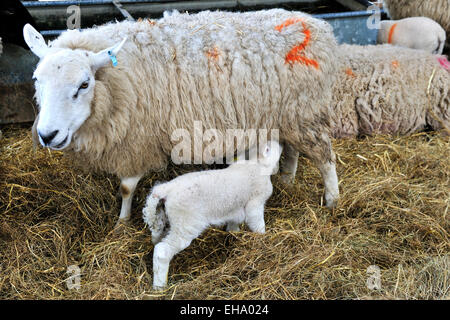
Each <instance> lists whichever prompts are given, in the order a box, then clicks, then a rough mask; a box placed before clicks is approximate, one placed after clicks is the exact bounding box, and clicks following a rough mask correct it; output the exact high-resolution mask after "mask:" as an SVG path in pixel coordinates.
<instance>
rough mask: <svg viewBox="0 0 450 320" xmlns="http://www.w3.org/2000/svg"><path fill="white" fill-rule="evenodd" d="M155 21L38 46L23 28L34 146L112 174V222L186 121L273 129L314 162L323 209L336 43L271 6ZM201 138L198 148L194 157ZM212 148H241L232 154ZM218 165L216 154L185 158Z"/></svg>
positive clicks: (164, 158)
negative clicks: (115, 192)
mask: <svg viewBox="0 0 450 320" xmlns="http://www.w3.org/2000/svg"><path fill="white" fill-rule="evenodd" d="M166 19H167V21H166V20H164V19H162V20H160V21H151V20H142V21H140V22H129V21H123V22H119V23H110V24H107V25H104V26H100V27H96V28H93V29H88V30H84V31H82V32H80V31H78V30H69V31H66V32H64V33H63V34H62V35H61V36H60V37H59V38H57V39H56V40H54V41H53V42H51V44H50V45H49V46H47V44H46V43H45V41H44V39H43V37H42V35H40V34H39V33H38V32H37V31H36V30H35V29H34V28H32V27H31V26H29V25H27V26H25V27H24V38H25V40H26V42H27V44H28V45H29V47H30V48H31V50H32V51H33V52H34V53H35V54H36V55H37V56H38V57H40V58H41V59H40V62H39V64H38V66H37V68H36V70H35V72H34V78H35V79H36V82H35V84H36V100H37V103H38V105H39V109H40V111H39V117H38V119H37V124H36V126H35V129H36V133H35V136H36V137H37V138H38V139H39V142H40V143H41V144H42V145H43V146H46V147H49V148H52V149H54V150H64V151H65V152H66V154H68V155H69V156H71V157H72V158H73V159H74V160H75V161H76V162H77V163H78V164H80V165H83V166H85V167H86V168H87V169H95V170H101V171H105V172H108V173H111V174H115V175H117V176H118V177H119V178H120V180H121V187H120V188H121V193H122V198H123V201H122V208H121V212H120V217H119V221H126V220H128V218H129V215H130V208H131V200H132V196H133V193H134V190H135V188H136V185H137V183H138V182H139V180H140V179H141V177H142V176H143V175H144V174H145V173H147V172H148V171H158V170H164V169H165V168H166V166H167V164H168V161H169V159H170V158H171V154H172V151H173V149H174V148H175V147H176V146H177V145H178V140H174V139H173V134H174V132H178V131H179V130H183V131H186V132H188V133H189V134H190V137H195V130H194V129H195V126H194V124H195V122H199V123H201V130H205V129H208V128H214V129H216V131H217V132H219V133H221V134H223V135H225V133H226V131H227V130H228V129H240V130H244V131H245V132H247V130H249V129H255V130H256V131H258V132H261V130H266V131H269V132H272V130H279V139H280V141H281V143H283V144H290V145H291V146H293V148H294V149H295V150H296V151H301V152H302V153H303V154H305V155H306V156H307V157H309V158H310V159H311V160H312V162H313V163H314V164H315V165H316V166H318V168H319V169H320V171H321V173H322V177H323V179H324V185H325V200H326V205H327V206H328V207H333V206H335V205H336V203H337V199H338V196H339V189H338V179H337V175H336V167H335V155H334V153H333V150H332V147H331V142H330V138H329V132H330V121H331V120H330V114H331V107H330V102H331V89H332V84H333V82H334V77H335V74H336V68H337V63H336V60H335V58H334V52H335V49H336V46H337V45H336V40H335V38H334V35H333V31H332V28H331V26H330V25H329V24H328V23H327V22H325V21H321V20H317V19H314V18H312V17H310V16H309V15H306V14H303V13H301V12H288V11H285V10H281V9H273V10H263V11H257V12H246V13H232V12H209V11H205V12H200V13H198V14H193V15H187V14H176V15H173V16H171V17H167V18H166ZM185 20H188V21H187V22H186V21H185ZM114 65H117V66H116V67H114ZM208 143H209V141H201V147H203V149H202V150H205V146H209V144H208ZM253 144H254V143H252V144H250V145H249V146H245V149H247V148H249V147H251V146H252V145H253ZM223 150H226V151H227V154H228V153H232V152H234V151H235V152H236V153H241V152H242V151H243V150H244V147H237V146H235V145H225V146H224V148H223ZM194 151H195V150H194ZM194 155H195V152H192V159H194V160H196V158H195V157H194ZM219 159H223V155H222V154H219V153H218V154H214V155H206V156H202V155H201V154H200V157H199V159H197V160H199V161H200V162H203V163H211V160H214V161H216V160H217V161H218V160H219ZM289 174H290V175H294V174H295V172H290V173H289Z"/></svg>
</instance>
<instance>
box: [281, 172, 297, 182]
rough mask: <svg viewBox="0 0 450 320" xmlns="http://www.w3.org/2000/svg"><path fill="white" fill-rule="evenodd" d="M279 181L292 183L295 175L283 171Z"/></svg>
mask: <svg viewBox="0 0 450 320" xmlns="http://www.w3.org/2000/svg"><path fill="white" fill-rule="evenodd" d="M280 179H281V182H283V183H284V184H294V181H295V175H293V174H292V173H290V172H284V173H281V177H280Z"/></svg>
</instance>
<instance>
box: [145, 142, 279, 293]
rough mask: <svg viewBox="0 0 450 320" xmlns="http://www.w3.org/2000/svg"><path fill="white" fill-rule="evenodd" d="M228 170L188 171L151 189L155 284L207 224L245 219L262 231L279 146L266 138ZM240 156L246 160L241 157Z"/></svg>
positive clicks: (161, 283)
mask: <svg viewBox="0 0 450 320" xmlns="http://www.w3.org/2000/svg"><path fill="white" fill-rule="evenodd" d="M260 151H262V152H258V150H256V148H253V149H251V150H250V152H249V154H250V156H249V160H245V157H243V156H242V155H241V156H239V157H238V158H237V160H236V161H235V162H234V163H232V164H231V165H230V166H229V167H227V168H226V169H219V170H207V171H200V172H192V173H188V174H185V175H182V176H179V177H177V178H175V179H173V180H172V181H169V182H166V183H162V184H159V185H156V186H154V187H153V189H152V192H151V193H150V194H149V195H148V197H147V200H146V205H145V207H144V209H143V218H144V221H145V223H146V224H147V225H148V226H149V228H150V230H151V232H152V241H153V243H154V244H155V248H154V252H153V288H154V289H156V290H158V289H162V288H164V287H165V286H166V283H167V273H168V270H169V263H170V260H171V259H172V258H173V257H174V256H175V254H177V253H178V252H180V251H181V250H184V249H185V248H186V247H188V246H189V244H190V243H191V241H192V240H194V239H195V238H197V237H198V236H199V235H200V234H201V233H202V232H203V231H204V230H205V229H206V228H208V227H209V226H211V225H223V224H227V231H238V230H239V224H241V223H243V222H245V223H246V224H247V225H248V227H249V228H250V230H251V231H253V232H258V233H264V232H265V223H264V204H265V202H266V201H267V199H268V198H269V197H270V196H271V194H272V183H271V181H270V175H272V174H274V173H275V172H276V171H277V170H278V161H279V159H280V155H281V151H282V147H281V146H280V145H279V144H278V143H277V142H275V141H269V142H268V143H267V144H266V145H264V147H263V148H262V150H260ZM242 159H244V160H242Z"/></svg>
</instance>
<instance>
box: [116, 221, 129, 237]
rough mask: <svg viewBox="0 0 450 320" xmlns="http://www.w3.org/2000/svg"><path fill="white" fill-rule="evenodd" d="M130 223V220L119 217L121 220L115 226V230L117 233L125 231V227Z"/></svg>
mask: <svg viewBox="0 0 450 320" xmlns="http://www.w3.org/2000/svg"><path fill="white" fill-rule="evenodd" d="M129 225H130V221H129V220H124V219H119V221H117V223H116V225H115V226H114V230H113V232H114V233H115V234H120V233H123V231H124V230H125V228H126V227H128V226H129Z"/></svg>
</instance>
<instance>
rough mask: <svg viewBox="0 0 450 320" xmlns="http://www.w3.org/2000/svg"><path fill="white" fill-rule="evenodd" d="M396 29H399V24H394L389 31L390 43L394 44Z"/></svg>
mask: <svg viewBox="0 0 450 320" xmlns="http://www.w3.org/2000/svg"><path fill="white" fill-rule="evenodd" d="M395 28H397V23H394V24H393V25H392V27H391V28H390V29H389V38H388V43H392V37H393V36H394V31H395Z"/></svg>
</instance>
